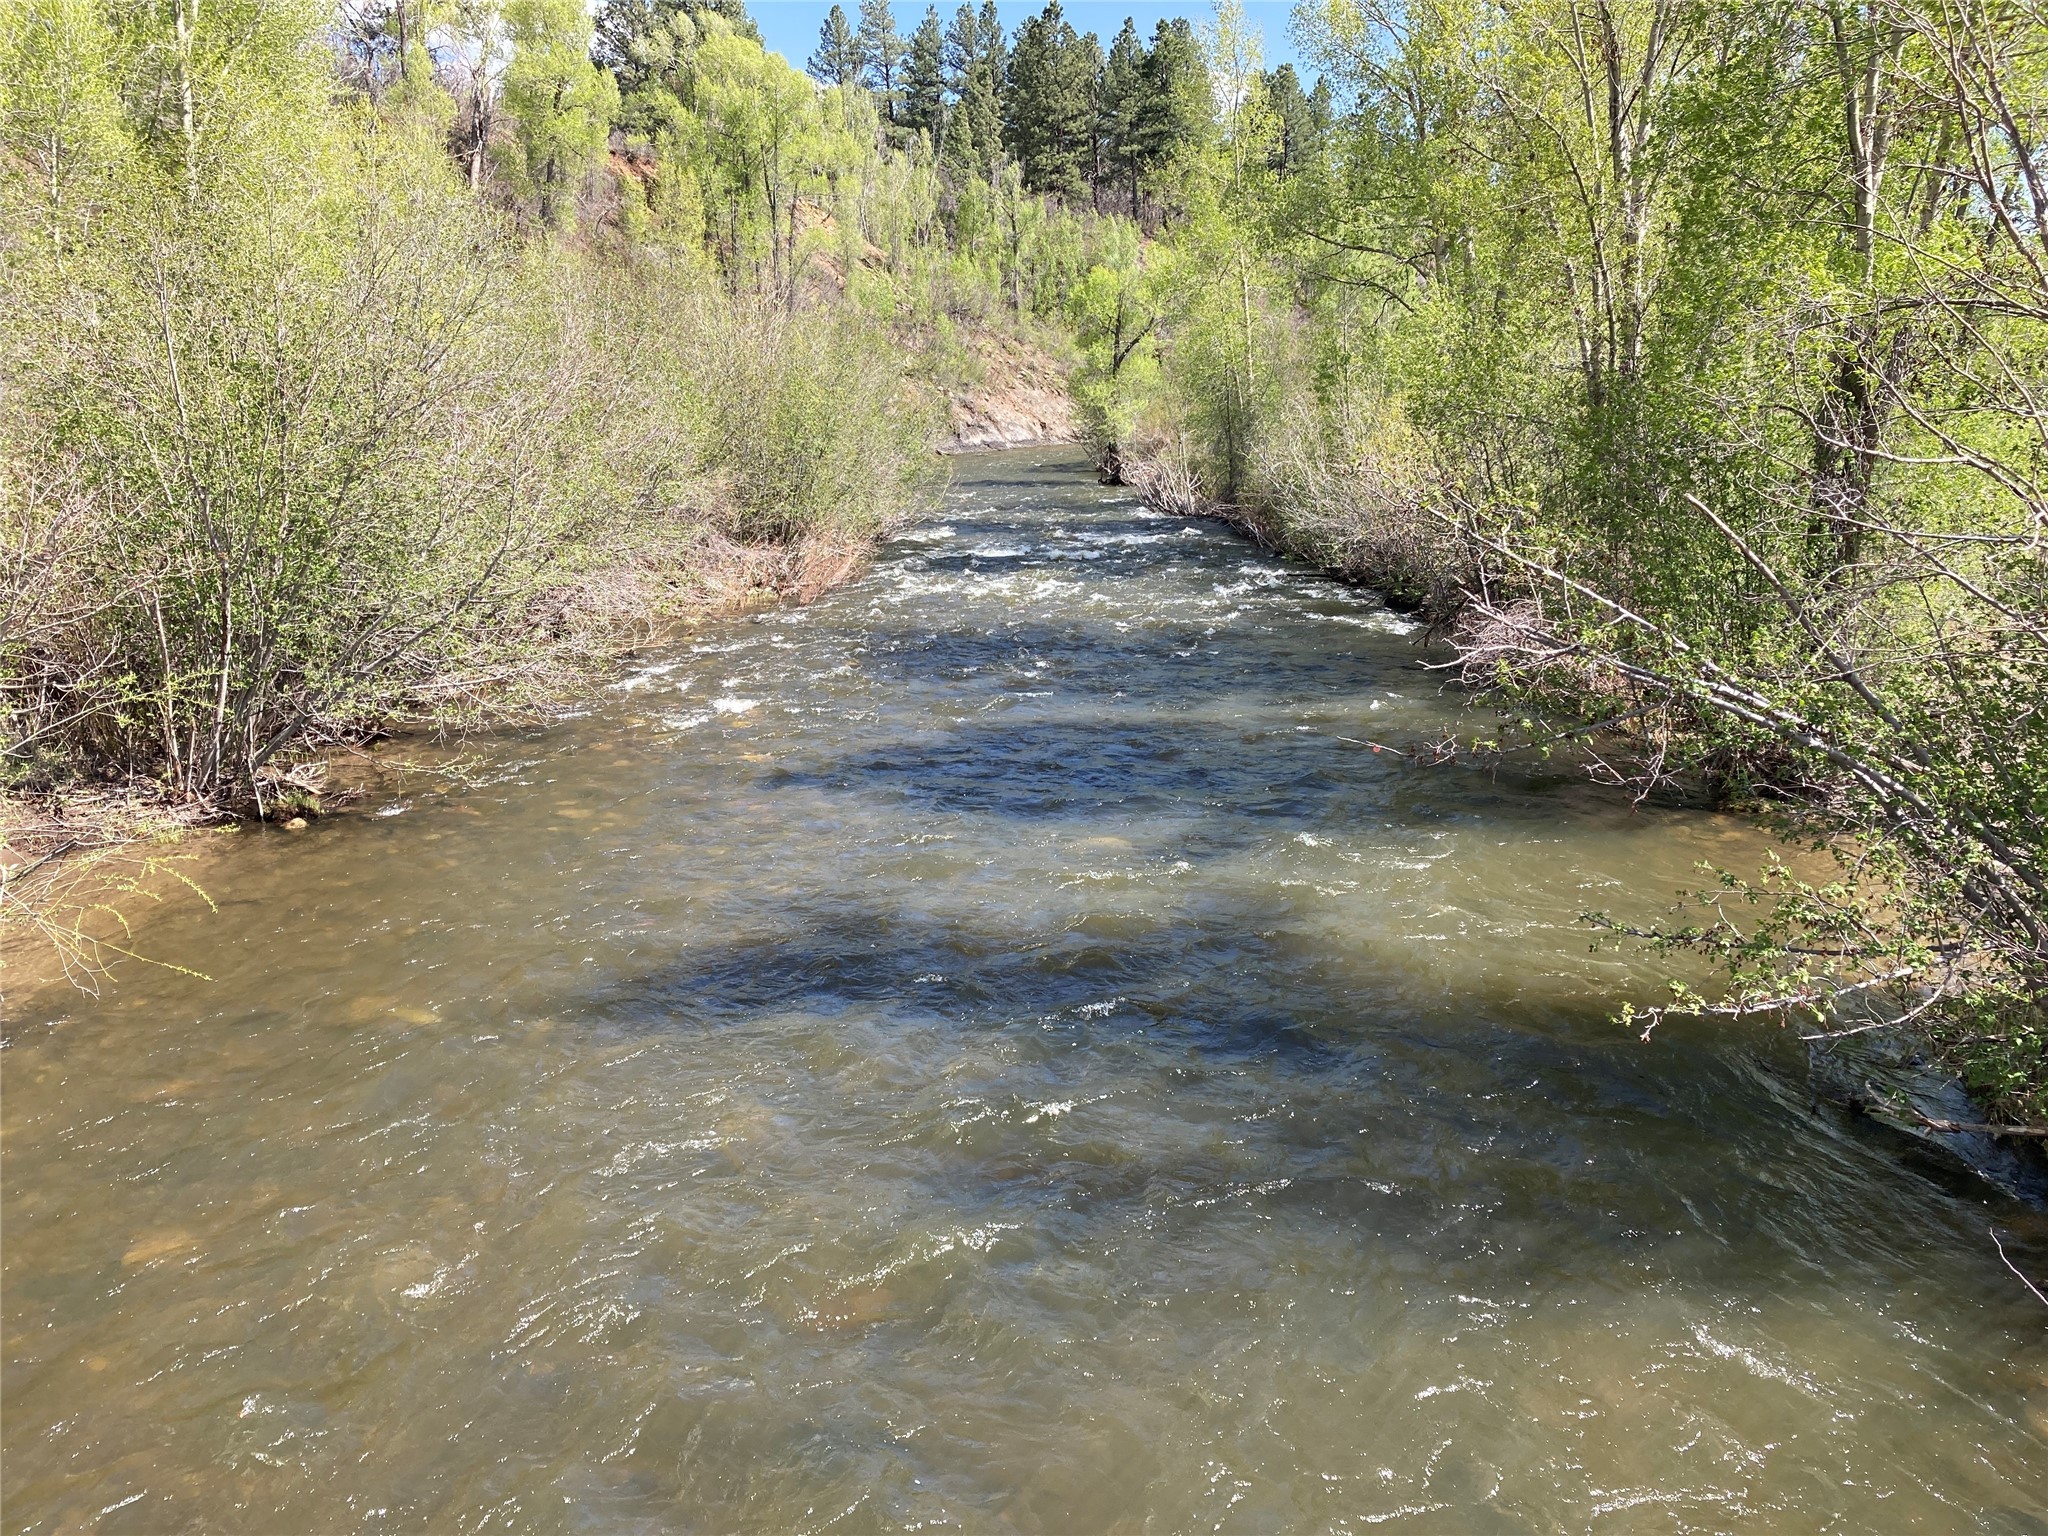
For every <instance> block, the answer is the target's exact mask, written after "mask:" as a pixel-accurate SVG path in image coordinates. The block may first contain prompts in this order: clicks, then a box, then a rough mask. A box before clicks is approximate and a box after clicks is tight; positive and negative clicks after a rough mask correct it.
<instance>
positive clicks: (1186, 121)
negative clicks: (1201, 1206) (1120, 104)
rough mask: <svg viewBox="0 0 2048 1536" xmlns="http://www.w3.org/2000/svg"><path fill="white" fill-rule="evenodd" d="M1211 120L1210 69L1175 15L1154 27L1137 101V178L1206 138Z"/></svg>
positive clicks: (1186, 25) (1190, 28) (1188, 29)
mask: <svg viewBox="0 0 2048 1536" xmlns="http://www.w3.org/2000/svg"><path fill="white" fill-rule="evenodd" d="M1213 122H1214V103H1213V101H1212V100H1211V97H1210V93H1209V65H1208V61H1207V60H1206V59H1205V58H1204V57H1203V56H1202V44H1201V42H1200V40H1199V39H1197V38H1196V36H1195V29H1194V28H1193V26H1191V25H1190V24H1189V23H1188V22H1187V21H1186V20H1185V19H1184V18H1182V17H1178V16H1176V17H1174V18H1173V19H1171V20H1165V21H1161V22H1160V23H1159V25H1158V26H1156V27H1154V28H1153V29H1152V47H1151V49H1150V50H1149V51H1148V52H1147V53H1146V55H1145V85H1144V89H1143V91H1141V92H1140V94H1139V98H1138V108H1137V113H1136V123H1135V127H1136V130H1137V150H1138V159H1139V175H1140V177H1141V178H1142V177H1143V176H1144V175H1146V174H1147V173H1149V172H1152V171H1156V170H1157V169H1158V168H1159V167H1160V166H1162V165H1164V164H1166V162H1167V161H1168V160H1170V159H1172V158H1173V155H1174V153H1175V151H1176V150H1178V149H1179V148H1180V147H1182V146H1183V145H1188V144H1200V143H1202V142H1203V141H1204V140H1206V139H1207V138H1208V136H1209V133H1210V130H1211V127H1212V125H1213Z"/></svg>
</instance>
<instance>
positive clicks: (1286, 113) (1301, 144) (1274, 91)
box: [1265, 64, 1322, 176]
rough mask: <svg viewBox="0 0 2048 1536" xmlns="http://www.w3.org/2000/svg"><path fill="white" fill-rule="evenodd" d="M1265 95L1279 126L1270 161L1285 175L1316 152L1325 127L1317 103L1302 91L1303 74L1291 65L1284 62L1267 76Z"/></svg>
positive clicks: (1269, 108) (1268, 106)
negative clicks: (1318, 112)
mask: <svg viewBox="0 0 2048 1536" xmlns="http://www.w3.org/2000/svg"><path fill="white" fill-rule="evenodd" d="M1318 84H1320V82H1318ZM1265 98H1266V107H1267V110H1268V111H1270V112H1271V113H1272V114H1273V118H1274V121H1275V123H1276V125H1277V126H1278V129H1279V133H1278V136H1277V142H1275V144H1274V146H1273V153H1272V156H1271V164H1272V168H1273V169H1274V170H1276V171H1278V172H1280V173H1281V174H1282V175H1283V176H1284V175H1287V174H1290V173H1291V172H1294V171H1298V170H1300V169H1301V167H1302V164H1303V162H1304V161H1306V160H1308V159H1309V158H1311V157H1312V156H1313V155H1314V154H1315V153H1316V152H1317V150H1318V148H1319V147H1320V145H1321V142H1322V128H1321V125H1320V123H1319V120H1318V114H1317V111H1316V108H1315V105H1314V103H1312V102H1311V101H1310V99H1309V97H1308V96H1307V95H1306V94H1305V93H1304V92H1303V91H1302V89H1301V77H1300V76H1298V75H1297V74H1295V72H1294V66H1293V65H1292V64H1282V65H1281V66H1280V67H1279V68H1278V69H1275V70H1272V71H1271V72H1269V73H1268V74H1267V75H1266V79H1265Z"/></svg>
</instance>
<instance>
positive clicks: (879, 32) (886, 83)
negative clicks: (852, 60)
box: [859, 0, 903, 123]
mask: <svg viewBox="0 0 2048 1536" xmlns="http://www.w3.org/2000/svg"><path fill="white" fill-rule="evenodd" d="M859 37H860V58H861V74H862V77H863V78H864V79H865V80H866V81H867V85H868V89H869V90H871V91H873V92H874V93H875V95H876V97H877V98H878V99H879V101H880V103H881V107H882V115H883V116H884V117H886V118H887V119H888V120H889V121H890V122H892V123H894V122H895V121H897V118H898V116H899V115H900V111H901V107H902V100H901V94H900V93H901V89H902V79H901V76H902V73H903V39H902V38H901V37H899V36H897V34H896V18H895V16H894V15H892V14H891V13H890V10H889V0H860V32H859Z"/></svg>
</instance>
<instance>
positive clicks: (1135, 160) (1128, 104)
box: [1095, 16, 1146, 217]
mask: <svg viewBox="0 0 2048 1536" xmlns="http://www.w3.org/2000/svg"><path fill="white" fill-rule="evenodd" d="M1145 77H1146V53H1145V45H1144V43H1143V42H1141V41H1140V40H1139V38H1138V29H1137V27H1136V26H1135V25H1134V24H1133V23H1132V21H1131V18H1130V17H1128V16H1126V17H1125V18H1124V24H1123V28H1122V30H1120V31H1119V32H1118V33H1117V35H1116V39H1115V41H1114V42H1112V43H1111V44H1110V45H1109V60H1108V62H1107V63H1106V64H1104V65H1103V68H1102V82H1101V85H1100V86H1099V87H1098V88H1097V91H1096V100H1095V138H1096V143H1097V145H1098V146H1099V148H1098V156H1099V158H1100V160H1101V162H1102V170H1103V180H1105V181H1108V182H1111V183H1113V184H1114V185H1116V186H1118V187H1120V188H1122V189H1123V190H1124V191H1125V193H1126V194H1127V195H1128V197H1129V198H1130V204H1131V213H1132V215H1133V216H1134V217H1135V216H1136V214H1137V211H1138V169H1139V166H1140V164H1141V162H1142V159H1143V156H1142V153H1141V151H1140V146H1139V143H1138V114H1139V109H1140V106H1141V104H1142V102H1143V100H1144V94H1145Z"/></svg>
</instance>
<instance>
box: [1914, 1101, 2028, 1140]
mask: <svg viewBox="0 0 2048 1536" xmlns="http://www.w3.org/2000/svg"><path fill="white" fill-rule="evenodd" d="M1888 1107H1889V1106H1888ZM1913 1118H1914V1119H1916V1120H1918V1121H1919V1122H1920V1123H1921V1124H1922V1125H1924V1126H1926V1127H1927V1128H1928V1129H1929V1130H1930V1131H1969V1132H1973V1133H1974V1134H1976V1135H1979V1136H2048V1125H1985V1124H1981V1123H1979V1122H1978V1121H1975V1120H1937V1119H1935V1118H1934V1117H1933V1116H1932V1115H1925V1114H1922V1113H1921V1112H1920V1111H1919V1110H1917V1109H1916V1110H1914V1111H1913Z"/></svg>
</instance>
